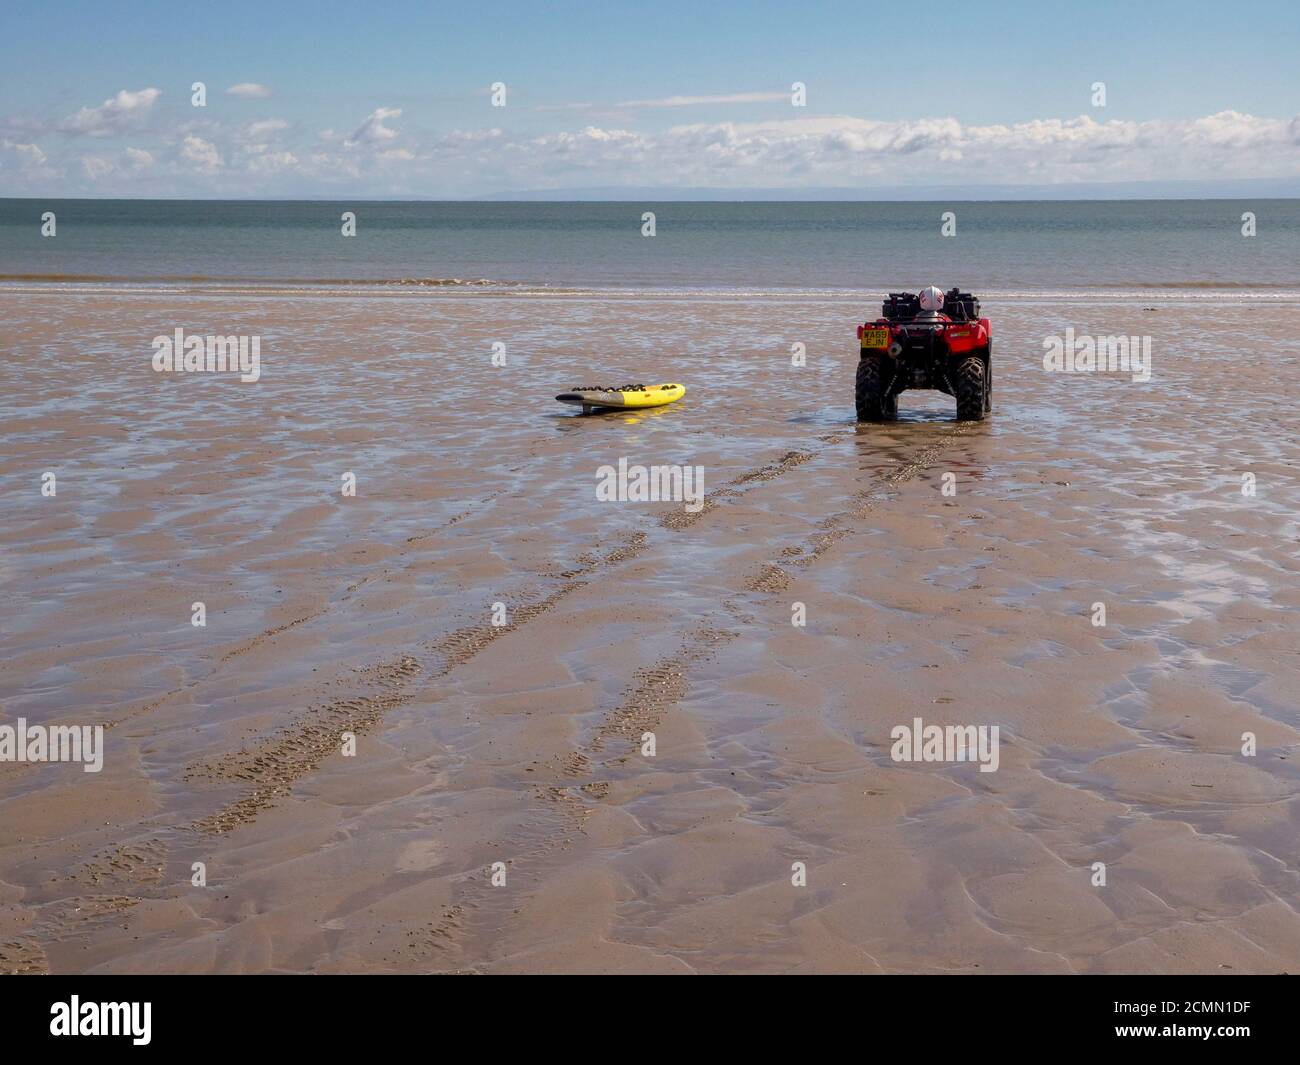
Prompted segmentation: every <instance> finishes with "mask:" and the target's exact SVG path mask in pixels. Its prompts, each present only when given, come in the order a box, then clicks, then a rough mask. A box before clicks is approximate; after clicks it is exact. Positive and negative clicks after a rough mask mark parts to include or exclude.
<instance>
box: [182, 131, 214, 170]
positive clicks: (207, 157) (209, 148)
mask: <svg viewBox="0 0 1300 1065" xmlns="http://www.w3.org/2000/svg"><path fill="white" fill-rule="evenodd" d="M180 154H181V158H182V159H184V160H185V161H186V162H187V163H192V164H193V165H194V166H195V167H196V168H197V169H199V170H204V171H213V170H216V169H217V168H218V167H220V166H221V153H220V152H218V151H217V146H216V145H215V144H213V143H212V142H211V141H205V140H204V139H203V138H202V137H198V136H195V135H194V134H193V133H187V134H186V135H185V140H184V141H183V142H182V143H181V153H180Z"/></svg>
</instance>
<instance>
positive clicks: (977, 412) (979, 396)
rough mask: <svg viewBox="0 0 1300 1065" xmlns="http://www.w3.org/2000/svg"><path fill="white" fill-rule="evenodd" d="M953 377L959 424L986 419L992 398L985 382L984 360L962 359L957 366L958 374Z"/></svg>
mask: <svg viewBox="0 0 1300 1065" xmlns="http://www.w3.org/2000/svg"><path fill="white" fill-rule="evenodd" d="M953 376H954V380H953V386H954V392H955V395H956V397H957V420H958V421H959V422H977V421H979V420H980V419H981V418H983V417H984V412H985V410H986V409H987V408H988V405H989V403H988V401H989V398H990V397H989V394H988V388H987V383H986V381H985V372H984V360H983V359H979V358H975V357H974V356H972V357H971V358H968V359H962V360H961V362H959V363H958V364H957V372H956V374H954V375H953Z"/></svg>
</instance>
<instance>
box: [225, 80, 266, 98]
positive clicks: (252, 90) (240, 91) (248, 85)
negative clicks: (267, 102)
mask: <svg viewBox="0 0 1300 1065" xmlns="http://www.w3.org/2000/svg"><path fill="white" fill-rule="evenodd" d="M226 95H227V96H242V97H244V98H245V99H249V100H264V99H266V98H267V97H268V96H270V95H271V90H270V89H268V88H267V87H266V86H265V85H259V84H258V83H257V82H255V81H241V82H240V83H239V84H238V85H232V86H230V88H228V89H227V90H226Z"/></svg>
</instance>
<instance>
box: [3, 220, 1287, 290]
mask: <svg viewBox="0 0 1300 1065" xmlns="http://www.w3.org/2000/svg"><path fill="white" fill-rule="evenodd" d="M51 215H52V216H53V226H52V228H53V235H44V232H43V231H48V230H49V229H50V228H51V227H50V225H49V217H50V216H51ZM345 216H348V217H353V218H354V219H355V235H349V236H345V235H344V232H343V231H344V227H345V224H346V221H347V218H346V217H345ZM930 284H937V285H939V286H940V287H943V288H950V287H952V286H954V285H956V286H959V287H961V288H962V289H963V290H967V291H972V292H974V293H976V294H977V295H980V296H988V297H1004V298H1010V297H1017V296H1024V297H1037V298H1061V299H1090V298H1096V297H1101V296H1104V297H1113V298H1118V299H1143V298H1147V297H1154V296H1159V297H1161V298H1163V299H1170V298H1177V299H1186V300H1197V299H1206V298H1209V299H1222V298H1223V297H1224V296H1225V295H1227V296H1230V297H1234V298H1239V299H1241V300H1243V301H1271V300H1278V299H1284V300H1293V299H1295V298H1297V297H1298V296H1300V200H1295V199H1286V200H1283V199H1260V200H1130V201H1026V202H1014V201H1011V202H1006V201H1004V202H938V201H935V202H907V203H898V202H888V203H872V202H830V203H827V202H817V203H797V202H794V203H792V202H745V203H719V202H694V203H692V202H663V203H655V202H650V201H641V202H581V203H551V202H514V203H507V202H490V203H489V202H463V201H461V202H393V201H383V202H375V201H213V200H57V199H0V285H3V286H39V287H41V288H48V287H50V286H56V287H61V288H68V289H70V290H77V289H81V288H85V287H94V288H104V287H121V288H126V289H140V288H144V289H157V288H173V287H176V288H183V289H191V288H200V289H209V288H210V289H213V290H234V291H242V290H251V291H277V290H281V289H284V290H290V291H292V290H295V289H301V288H319V287H327V288H334V289H340V290H353V291H356V292H358V293H365V292H374V291H381V290H383V291H389V292H394V293H410V294H415V293H422V294H432V293H438V292H445V291H448V290H452V291H457V292H471V291H483V292H494V293H497V294H500V292H501V291H502V290H519V291H527V292H542V293H554V294H557V295H562V294H565V293H572V292H579V293H584V292H589V291H607V292H610V293H611V294H613V293H615V292H625V293H627V292H632V293H635V292H643V291H655V292H660V291H668V292H681V293H706V294H715V295H733V296H734V295H740V296H745V295H750V294H762V293H765V292H774V291H776V292H794V293H799V292H804V293H809V292H824V293H830V294H843V293H849V292H852V293H857V294H863V293H866V294H870V295H873V296H874V295H875V294H879V293H883V292H887V291H901V290H912V291H914V290H916V289H918V288H920V287H922V286H925V285H930Z"/></svg>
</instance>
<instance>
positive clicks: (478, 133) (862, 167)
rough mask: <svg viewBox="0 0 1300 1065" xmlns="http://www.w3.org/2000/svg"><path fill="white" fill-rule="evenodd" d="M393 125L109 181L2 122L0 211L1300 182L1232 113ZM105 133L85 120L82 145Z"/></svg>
mask: <svg viewBox="0 0 1300 1065" xmlns="http://www.w3.org/2000/svg"><path fill="white" fill-rule="evenodd" d="M133 95H137V96H138V95H140V94H133ZM140 106H146V105H143V104H137V105H136V107H137V108H138V107H140ZM101 110H102V109H101ZM111 113H112V114H114V115H118V114H125V113H134V112H132V109H130V108H128V109H127V111H125V112H123V111H120V110H119V111H113V112H111ZM107 114H109V112H105V116H107ZM401 114H402V112H401V110H400V109H398V108H395V107H380V108H377V109H375V110H374V111H372V112H371V113H370V114H369V115H368V116H367V117H366V119H365V120H364V122H362V123H361V125H360V126H359V127H357V128H356V129H355V131H354V132H353V133H351V134H350V135H349V134H346V133H339V132H335V131H331V130H325V131H323V132H322V133H321V135H320V138H319V140H317V139H315V138H314V137H311V136H310V134H308V133H307V132H306V131H302V130H297V129H296V126H295V124H293V123H287V122H284V121H283V120H281V119H275V118H267V119H261V120H257V121H250V122H244V123H234V122H226V123H223V122H219V121H215V120H206V119H203V120H196V121H194V122H192V123H190V124H189V125H187V126H186V127H183V128H181V129H180V130H179V131H177V132H176V133H175V134H174V136H173V137H172V138H168V139H167V140H166V141H163V140H161V139H160V140H159V141H158V142H157V143H154V142H152V141H149V140H143V139H137V137H136V136H132V137H131V138H130V140H131V141H132V142H133V145H134V146H133V147H131V148H129V149H123V150H121V151H119V152H116V153H104V154H105V155H106V156H107V155H112V158H113V159H116V161H117V165H116V167H112V161H111V160H107V162H108V165H109V167H110V168H111V169H105V167H104V165H103V164H102V163H100V162H93V161H91V162H87V161H84V159H91V158H98V157H89V156H87V157H83V156H81V155H80V154H79V153H78V152H77V151H76V150H75V145H74V144H71V143H69V142H68V141H67V140H64V139H59V140H57V141H55V143H54V145H53V146H52V147H51V146H49V145H47V144H40V143H39V141H40V140H41V138H40V136H39V134H33V133H31V132H28V131H26V130H24V131H23V132H21V133H19V132H17V131H16V129H15V127H14V125H13V124H12V123H11V124H10V125H9V127H8V129H9V138H10V139H8V140H5V141H3V142H2V143H0V147H2V148H3V150H4V154H5V162H6V166H5V168H4V169H3V170H2V171H0V194H13V193H12V192H10V190H13V191H14V192H19V191H21V193H22V194H33V193H39V194H42V195H56V194H58V193H60V192H62V193H64V194H68V195H76V194H77V190H78V188H88V184H87V183H88V182H97V184H95V185H94V188H95V191H96V193H97V194H105V190H109V191H117V189H118V188H119V187H120V188H122V189H124V190H125V189H133V190H134V189H135V188H137V187H138V186H139V183H140V182H141V181H142V180H144V179H146V178H147V179H148V181H149V182H150V184H149V188H150V190H151V191H153V192H157V193H159V194H163V195H175V194H177V193H178V192H185V193H189V194H192V193H193V192H194V191H196V190H199V189H205V188H206V189H208V190H210V191H211V192H212V193H214V194H219V195H252V196H256V195H259V194H274V195H286V196H293V195H300V194H319V193H322V192H327V191H329V190H331V189H338V188H343V187H347V188H348V189H349V190H350V191H351V190H364V191H368V192H373V193H374V194H375V195H381V196H383V195H409V194H412V192H415V193H418V194H422V195H431V196H436V195H453V196H457V195H482V194H490V193H494V192H504V191H509V190H521V189H539V188H547V187H551V188H557V187H558V188H566V187H596V186H599V187H605V188H617V187H619V186H647V185H662V186H665V187H673V186H691V185H695V186H704V187H718V188H737V189H742V188H746V187H771V188H787V189H798V188H800V187H809V188H817V187H827V186H833V187H844V188H855V189H863V190H866V189H870V188H871V187H873V186H881V185H900V186H921V185H930V186H944V185H962V186H978V185H1010V186H1014V185H1016V184H1020V183H1033V184H1035V185H1042V184H1053V183H1065V182H1094V183H1097V182H1126V181H1143V180H1152V181H1171V180H1215V179H1222V178H1229V177H1230V178H1233V179H1249V178H1279V177H1281V178H1300V116H1296V117H1287V118H1266V117H1260V116H1257V115H1249V114H1243V113H1241V112H1237V111H1221V112H1218V113H1217V114H1211V115H1206V116H1203V117H1199V118H1188V119H1181V120H1168V119H1161V120H1152V121H1145V122H1144V121H1134V120H1105V121H1099V120H1097V119H1096V118H1095V117H1093V116H1092V115H1086V114H1085V115H1080V116H1078V117H1074V118H1039V119H1033V120H1029V121H1025V122H1018V123H1008V124H990V125H963V124H962V123H961V122H960V121H958V120H957V119H956V118H954V117H950V116H932V117H927V118H919V119H909V120H900V121H882V120H879V119H872V118H859V117H854V116H820V117H819V116H807V115H803V116H800V115H790V116H789V117H770V116H769V117H765V118H763V120H760V121H744V122H726V121H715V122H692V123H683V124H680V125H674V126H671V127H668V128H662V127H659V128H653V129H642V128H640V126H639V125H637V123H636V122H635V120H634V119H632V118H630V117H627V116H624V117H623V118H613V119H605V120H603V121H602V122H595V121H592V122H587V123H577V124H574V126H571V127H570V128H563V127H561V128H555V127H552V128H551V129H550V130H549V131H548V132H543V133H538V132H536V131H535V130H532V129H529V130H527V131H526V132H525V131H523V130H520V131H508V130H504V129H502V128H499V127H490V128H481V129H453V130H451V131H449V132H446V133H442V134H440V135H427V134H420V133H417V132H414V131H400V132H399V130H398V129H397V128H396V127H395V126H394V125H392V123H393V120H394V119H397V118H400V116H401ZM570 117H571V116H570ZM114 121H117V119H110V118H108V117H103V118H102V121H101V122H100V125H98V126H95V125H94V123H87V124H86V125H87V127H88V128H87V130H86V131H87V132H89V127H91V126H93V127H94V128H102V126H103V124H105V123H111V122H114ZM554 121H555V122H556V123H562V122H563V121H564V120H563V119H561V118H558V117H557V118H556V119H554ZM575 127H576V128H575ZM295 132H296V133H297V134H298V137H300V138H301V139H298V137H295ZM181 138H183V139H181ZM15 142H17V143H15ZM83 143H84V142H83ZM47 153H48V156H47ZM115 183H116V184H115ZM132 183H134V184H132Z"/></svg>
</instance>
